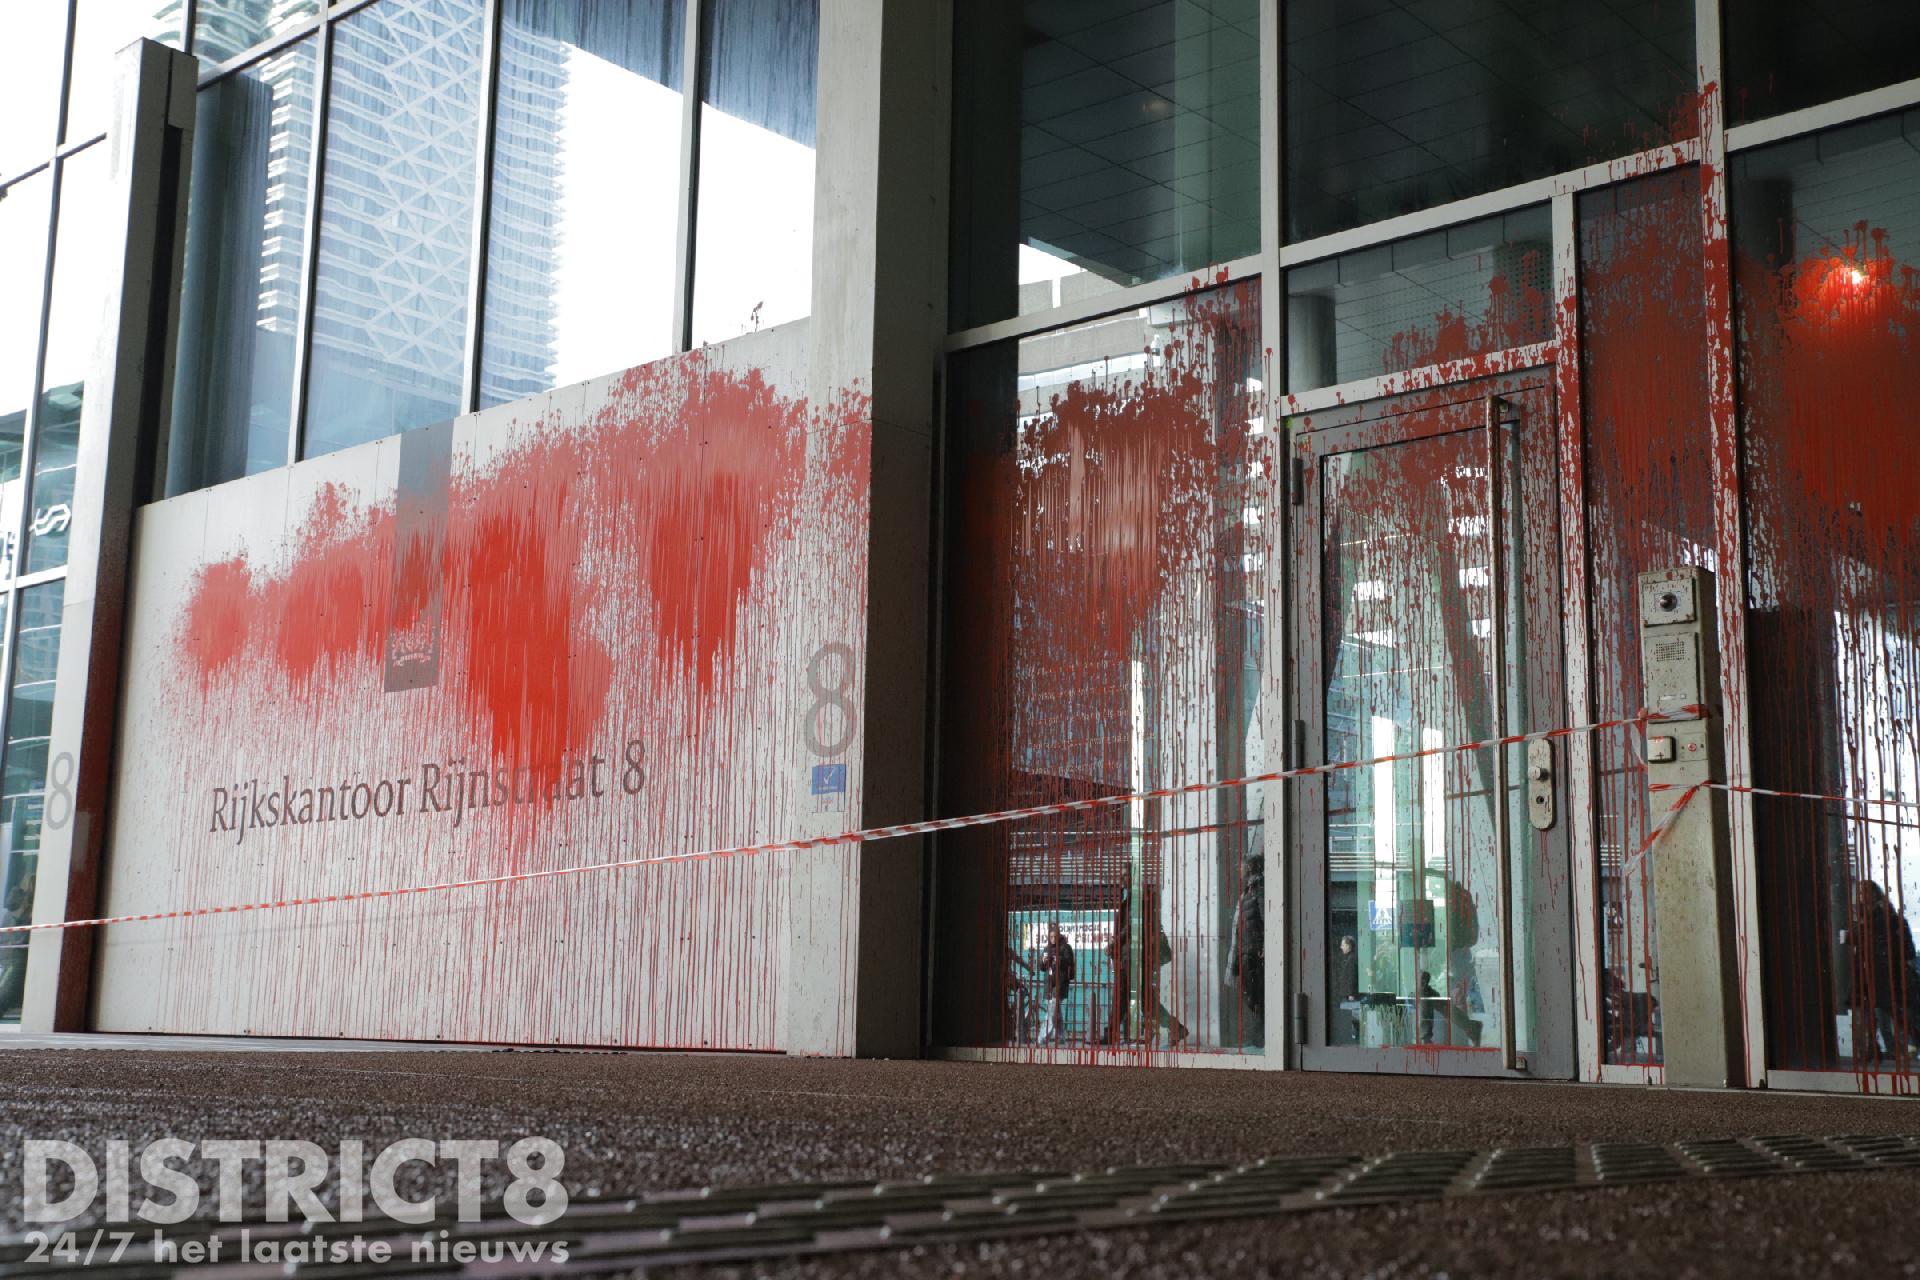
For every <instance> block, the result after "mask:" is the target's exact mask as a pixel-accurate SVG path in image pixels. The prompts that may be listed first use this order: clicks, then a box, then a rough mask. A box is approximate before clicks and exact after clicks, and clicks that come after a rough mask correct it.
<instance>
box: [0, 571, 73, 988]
mask: <svg viewBox="0 0 1920 1280" xmlns="http://www.w3.org/2000/svg"><path fill="white" fill-rule="evenodd" d="M66 585H67V584H66V583H65V582H62V581H58V580H56V581H53V582H46V583H42V584H41V585H39V586H37V587H28V588H27V589H26V590H25V591H22V592H21V593H20V594H19V596H18V600H19V606H20V630H19V632H18V634H17V635H16V636H15V637H14V653H15V655H16V656H15V658H14V665H13V695H12V700H11V702H10V703H9V704H8V708H7V725H6V747H5V750H4V753H0V924H9V925H13V924H26V923H28V922H29V921H30V920H32V918H33V891H34V871H35V869H36V867H37V866H38V864H39V861H40V809H41V799H42V796H43V794H44V792H45V791H46V786H47V739H48V735H49V734H50V732H51V731H52V726H53V681H54V675H55V673H56V671H57V670H58V668H59V665H60V601H61V596H62V595H63V594H64V592H65V590H66ZM26 977H27V946H26V938H25V936H24V935H21V934H5V935H0V1022H17V1021H19V1019H20V997H21V994H22V992H23V991H24V990H25V988H26Z"/></svg>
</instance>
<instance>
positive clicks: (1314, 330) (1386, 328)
mask: <svg viewBox="0 0 1920 1280" xmlns="http://www.w3.org/2000/svg"><path fill="white" fill-rule="evenodd" d="M1552 267H1553V220H1552V216H1551V214H1550V213H1549V212H1548V210H1547V206H1545V205H1537V206H1535V207H1533V208H1530V209H1522V210H1519V211H1518V212H1515V213H1509V214H1503V215H1501V216H1499V217H1494V218H1483V219H1481V220H1480V221H1478V222H1468V223H1463V224H1462V225H1460V226H1457V227H1449V228H1447V229H1446V230H1445V231H1435V232H1431V233H1429V234H1427V235H1423V236H1414V237H1412V238H1410V239H1407V240H1399V241H1396V242H1394V243H1392V244H1384V245H1380V246H1378V247H1377V248H1372V249H1361V250H1358V251H1357V252H1354V253H1347V254H1342V255H1341V256H1339V257H1337V258H1328V259H1326V260H1325V261H1322V262H1315V263H1312V264H1310V265H1308V266H1304V267H1295V268H1293V269H1292V270H1290V271H1288V272H1287V389H1288V390H1289V391H1309V390H1312V389H1313V388H1314V387H1326V386H1332V385H1333V384H1335V383H1338V382H1351V381H1353V380H1355V379H1357V378H1371V377H1375V376H1377V375H1379V374H1383V373H1399V372H1402V371H1404V370H1407V369H1418V368H1422V367H1424V366H1426V365H1431V364H1441V363H1444V362H1445V361H1448V360H1459V359H1463V358H1465V357H1467V356H1476V355H1485V354H1486V353H1488V352H1491V351H1501V350H1505V349H1507V348H1509V347H1519V346H1525V345H1527V344H1528V343H1533V342H1544V341H1546V340H1547V339H1548V338H1550V337H1552V336H1553V309H1552V307H1550V306H1549V305H1548V296H1549V294H1550V293H1551V287H1550V273H1551V271H1552Z"/></svg>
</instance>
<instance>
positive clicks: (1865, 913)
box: [1853, 880, 1920, 1058]
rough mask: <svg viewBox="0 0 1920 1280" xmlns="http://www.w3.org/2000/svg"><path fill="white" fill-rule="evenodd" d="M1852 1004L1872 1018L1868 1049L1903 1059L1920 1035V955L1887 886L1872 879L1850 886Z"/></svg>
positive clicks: (1858, 1010) (1859, 1011)
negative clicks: (1915, 952) (1851, 889)
mask: <svg viewBox="0 0 1920 1280" xmlns="http://www.w3.org/2000/svg"><path fill="white" fill-rule="evenodd" d="M1853 914H1854V936H1855V937H1856V938H1857V939H1858V942H1857V943H1856V944H1855V948H1854V959H1853V991H1854V996H1853V1007H1854V1010H1855V1012H1856V1014H1862V1013H1871V1015H1872V1018H1873V1027H1872V1035H1871V1038H1870V1045H1871V1048H1870V1050H1869V1051H1870V1052H1871V1053H1872V1055H1873V1056H1874V1057H1876V1058H1877V1057H1879V1056H1881V1055H1883V1054H1885V1055H1890V1056H1893V1057H1898V1058H1904V1057H1906V1055H1907V1053H1908V1049H1909V1046H1910V1045H1911V1043H1912V1042H1913V1039H1914V1037H1915V1036H1916V1035H1920V958H1917V957H1916V956H1915V954H1914V947H1913V931H1912V930H1911V929H1909V928H1908V927H1907V921H1906V917H1904V916H1902V915H1901V914H1900V910H1899V908H1897V907H1895V906H1894V905H1893V900H1892V899H1890V898H1888V897H1887V891H1886V890H1885V889H1882V888H1881V887H1880V886H1879V885H1877V884H1875V883H1874V882H1873V881H1871V880H1862V881H1860V882H1859V883H1858V884H1857V885H1856V886H1855V887H1854V897H1853Z"/></svg>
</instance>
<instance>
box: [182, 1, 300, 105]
mask: <svg viewBox="0 0 1920 1280" xmlns="http://www.w3.org/2000/svg"><path fill="white" fill-rule="evenodd" d="M319 11H320V6H319V3H318V0H200V3H199V4H198V5H197V6H195V8H194V19H193V52H194V55H195V56H196V57H198V58H199V59H200V65H201V67H202V68H203V69H204V68H206V67H216V66H219V65H220V64H222V63H226V62H232V61H233V60H234V58H235V57H236V56H238V55H239V54H241V53H244V52H245V51H246V50H248V49H251V48H252V47H253V46H254V45H257V44H260V43H262V42H263V41H266V40H269V39H271V38H272V37H274V36H277V35H279V34H280V33H281V32H283V31H290V30H292V29H293V28H294V27H297V26H299V25H300V23H301V22H302V21H304V20H306V19H308V18H311V17H313V15H314V14H316V13H318V12H319ZM201 101H202V102H203V103H204V102H205V101H206V100H205V99H204V98H203V99H201Z"/></svg>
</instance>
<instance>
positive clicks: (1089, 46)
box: [952, 0, 1260, 328]
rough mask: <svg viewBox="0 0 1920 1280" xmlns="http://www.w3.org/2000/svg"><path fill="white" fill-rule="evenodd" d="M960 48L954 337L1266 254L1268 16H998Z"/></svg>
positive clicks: (1002, 12)
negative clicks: (1263, 30) (1263, 89)
mask: <svg viewBox="0 0 1920 1280" xmlns="http://www.w3.org/2000/svg"><path fill="white" fill-rule="evenodd" d="M954 40H955V49H954V111H953V120H954V136H953V281H952V290H953V303H952V316H953V324H954V327H955V328H966V327H968V326H970V325H976V324H985V323H988V322H990V321H994V320H1002V319H1005V318H1006V317H1008V316H1012V315H1016V314H1018V315H1025V314H1027V313H1029V312H1033V311H1040V310H1045V309H1047V308H1049V307H1054V306H1058V305H1060V304H1062V303H1067V302H1073V301H1076V300H1078V299H1080V298H1085V297H1089V296H1092V295H1095V294H1099V293H1103V292H1106V291H1109V290H1112V289H1117V288H1121V287H1124V286H1127V285H1131V284H1137V283H1140V282H1142V281H1147V280H1161V279H1166V278H1169V277H1174V276H1179V275H1183V274H1186V273H1188V272H1191V271H1198V270H1201V269H1202V268H1205V267H1206V266H1208V265H1210V264H1213V263H1219V262H1225V261H1227V260H1229V259H1232V258H1237V257H1241V256H1243V255H1245V254H1250V253H1254V252H1256V251H1257V250H1258V249H1259V247H1260V145H1259V143H1260V123H1259V121H1260V111H1259V107H1260V7H1259V2H1258V0H1212V2H1211V3H1207V4H1194V3H1191V0H1145V2H1141V0H1134V2H1133V3H1128V4H1124V5H1103V4H1089V3H1060V0H990V2H989V3H979V4H969V5H967V6H965V7H964V9H963V11H962V16H961V17H960V18H959V19H958V20H956V21H955V23H954Z"/></svg>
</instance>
